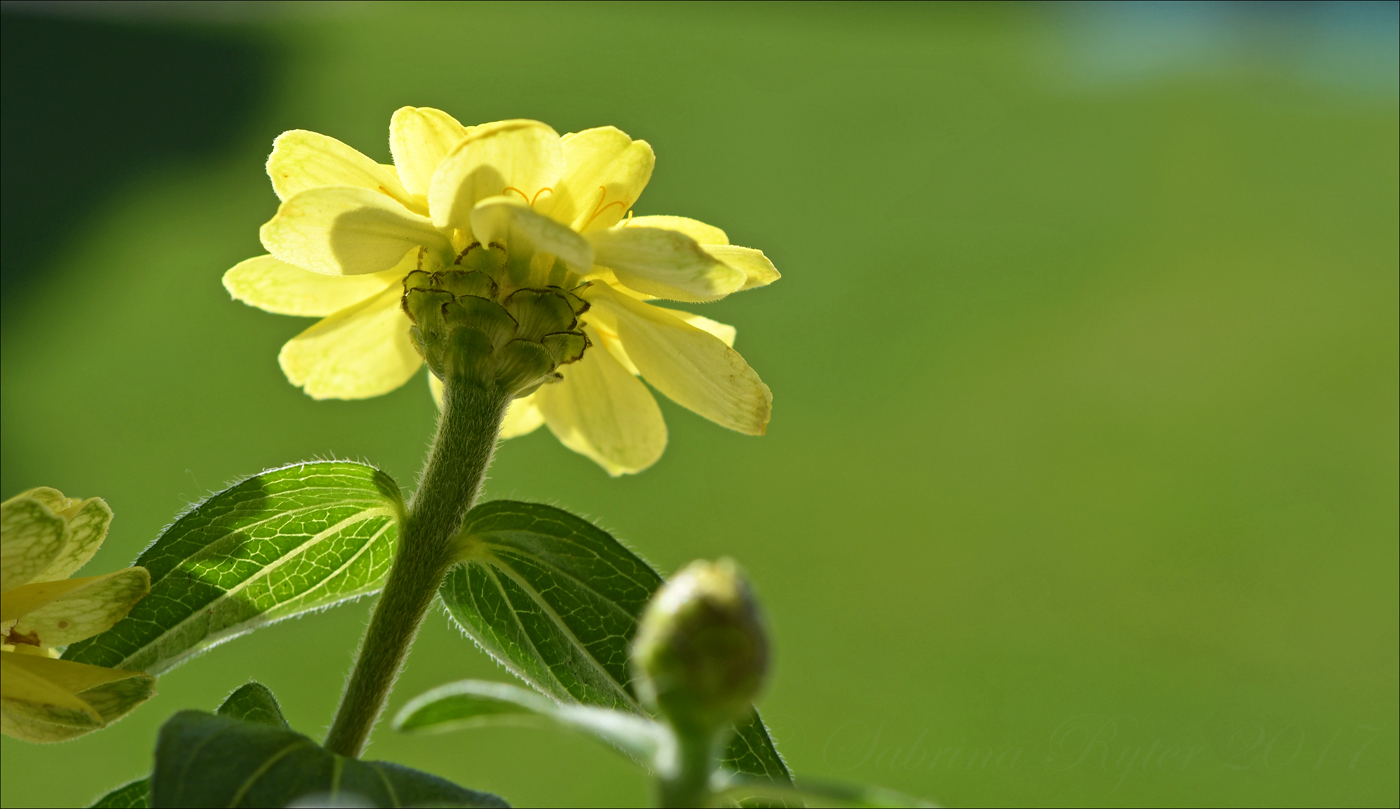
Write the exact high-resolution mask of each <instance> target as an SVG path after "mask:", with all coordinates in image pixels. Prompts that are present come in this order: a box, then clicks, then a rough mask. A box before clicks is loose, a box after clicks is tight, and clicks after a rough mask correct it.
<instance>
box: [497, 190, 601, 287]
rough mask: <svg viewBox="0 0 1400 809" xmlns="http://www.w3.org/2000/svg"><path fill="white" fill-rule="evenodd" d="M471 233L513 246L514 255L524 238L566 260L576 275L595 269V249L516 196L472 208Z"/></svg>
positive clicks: (536, 247) (580, 237) (529, 242)
mask: <svg viewBox="0 0 1400 809" xmlns="http://www.w3.org/2000/svg"><path fill="white" fill-rule="evenodd" d="M472 233H473V234H474V235H475V238H476V239H477V240H478V241H481V242H484V243H490V242H498V243H502V244H510V245H511V248H512V252H515V248H516V245H515V243H514V240H515V239H519V238H522V237H523V238H524V239H525V240H526V242H527V243H528V244H529V245H530V246H531V247H533V248H534V249H535V250H543V251H545V252H547V253H553V254H554V255H556V256H558V257H560V258H562V259H564V261H565V262H566V263H568V264H569V265H571V266H572V267H573V269H574V270H576V271H577V272H588V269H589V268H590V267H592V266H593V247H592V246H591V245H589V243H588V242H587V241H586V240H585V239H584V238H583V237H582V236H580V235H578V234H577V233H575V232H573V231H572V230H570V229H568V228H567V227H565V226H563V225H561V224H559V223H558V222H556V221H554V220H553V219H550V218H549V217H547V216H543V215H541V214H538V213H535V211H533V210H531V208H530V206H529V205H526V204H525V202H524V201H523V200H521V199H519V198H516V197H491V198H489V199H484V200H482V201H481V202H478V203H477V204H476V207H475V208H473V209H472Z"/></svg>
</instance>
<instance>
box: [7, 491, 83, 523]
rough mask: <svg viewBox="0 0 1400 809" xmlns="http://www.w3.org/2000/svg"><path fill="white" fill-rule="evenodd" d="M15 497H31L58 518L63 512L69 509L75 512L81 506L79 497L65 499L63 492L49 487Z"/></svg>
mask: <svg viewBox="0 0 1400 809" xmlns="http://www.w3.org/2000/svg"><path fill="white" fill-rule="evenodd" d="M15 497H32V498H34V499H35V500H38V501H39V502H40V503H43V504H44V505H46V506H48V507H49V511H52V512H53V513H55V514H58V515H59V516H63V512H65V511H68V510H70V509H71V510H73V511H75V512H76V511H77V509H78V507H79V506H81V505H82V504H83V499H82V498H81V497H67V496H65V495H64V494H63V492H61V491H59V490H58V489H54V488H51V487H49V486H37V487H35V488H33V489H29V490H28V491H23V492H20V493H19V494H17V495H15Z"/></svg>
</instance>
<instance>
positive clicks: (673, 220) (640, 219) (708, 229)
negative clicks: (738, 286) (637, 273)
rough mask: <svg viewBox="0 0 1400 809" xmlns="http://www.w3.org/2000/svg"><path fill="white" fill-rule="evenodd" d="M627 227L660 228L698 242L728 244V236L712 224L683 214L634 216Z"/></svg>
mask: <svg viewBox="0 0 1400 809" xmlns="http://www.w3.org/2000/svg"><path fill="white" fill-rule="evenodd" d="M626 226H627V227H629V228H661V229H662V230H674V231H677V232H679V233H684V234H685V235H687V236H689V237H690V238H692V239H694V240H695V241H697V242H699V243H700V244H703V245H706V246H709V245H712V244H729V237H728V236H727V235H725V233H724V231H722V230H720V229H719V228H717V227H715V226H714V225H707V224H705V223H704V222H701V221H700V220H699V219H690V218H687V217H684V216H634V217H632V218H631V219H628V220H627V222H626Z"/></svg>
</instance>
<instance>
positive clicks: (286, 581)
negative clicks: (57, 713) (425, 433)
mask: <svg viewBox="0 0 1400 809" xmlns="http://www.w3.org/2000/svg"><path fill="white" fill-rule="evenodd" d="M402 514H403V501H402V499H401V498H400V495H399V491H398V487H397V486H396V485H395V484H394V481H393V480H392V479H391V478H390V477H389V476H388V475H386V474H384V473H383V472H381V471H379V470H378V469H375V468H374V467H372V466H366V465H364V464H358V463H351V462H348V461H325V462H316V463H302V464H294V465H291V466H286V467H283V468H281V469H273V470H270V471H268V472H264V473H263V474H261V475H256V476H254V477H251V478H249V479H247V480H245V481H243V482H241V483H239V484H237V485H235V486H232V487H231V488H228V489H225V490H224V491H222V492H219V493H218V494H215V495H213V496H211V497H209V498H208V499H207V500H205V501H203V502H202V503H199V504H198V505H196V506H194V507H193V508H192V509H191V510H190V511H189V512H187V513H186V514H184V515H183V516H182V517H180V518H179V519H177V520H176V521H175V523H174V524H173V525H171V526H170V527H169V528H168V529H166V530H165V532H164V533H163V534H161V536H160V538H159V539H157V540H156V541H155V543H153V544H152V545H151V546H150V547H149V548H147V549H146V551H145V552H144V553H142V554H141V556H140V558H138V559H137V560H136V564H138V565H140V566H142V567H145V568H146V569H147V570H149V571H150V574H151V593H150V595H148V596H146V597H145V598H143V599H142V600H141V601H139V602H137V604H136V606H135V607H134V608H133V609H132V610H131V612H130V613H128V614H127V616H126V617H125V618H123V619H122V620H121V621H118V622H117V624H116V625H115V626H113V627H112V628H111V629H109V630H107V631H106V632H103V633H101V634H98V635H96V636H94V637H92V638H89V639H88V640H84V641H80V642H78V643H75V644H73V645H72V646H70V647H68V650H67V652H65V653H64V656H63V657H64V659H65V660H75V661H77V662H79V663H89V664H91V665H95V666H106V667H108V668H121V669H128V670H142V671H146V672H148V673H150V674H160V673H162V672H164V671H167V670H169V669H170V668H172V667H173V666H176V665H178V664H179V663H181V662H183V661H184V660H187V659H188V658H189V657H191V656H193V655H195V654H197V653H199V652H201V651H203V650H205V649H208V648H209V647H211V646H213V645H215V644H218V643H222V642H223V641H226V640H229V639H230V638H233V637H236V636H237V635H241V634H243V633H245V632H250V631H252V630H254V629H257V628H259V627H261V626H265V625H267V624H269V623H272V622H274V621H280V620H283V619H286V618H291V617H293V616H296V615H301V614H303V613H306V612H310V611H313V610H320V609H324V608H326V607H329V606H332V605H334V604H338V603H341V602H344V601H347V600H350V599H354V598H358V597H360V596H364V595H368V594H370V593H374V592H377V591H378V590H379V589H380V587H381V586H382V585H383V582H384V578H385V576H387V575H388V573H389V566H390V564H391V563H392V561H393V558H394V548H395V545H396V544H397V542H398V525H399V520H400V519H401V518H402Z"/></svg>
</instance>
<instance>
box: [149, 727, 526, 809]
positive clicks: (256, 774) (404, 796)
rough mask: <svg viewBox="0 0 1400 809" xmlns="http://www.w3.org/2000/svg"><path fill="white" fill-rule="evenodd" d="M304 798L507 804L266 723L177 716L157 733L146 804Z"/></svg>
mask: <svg viewBox="0 0 1400 809" xmlns="http://www.w3.org/2000/svg"><path fill="white" fill-rule="evenodd" d="M308 798H310V799H312V800H315V801H317V803H315V804H313V805H338V804H341V803H346V802H347V801H363V802H365V803H367V804H368V805H370V806H385V807H389V806H393V807H398V806H490V807H502V806H508V805H509V804H507V803H506V802H505V801H503V800H501V799H500V798H498V797H497V796H495V795H491V794H489V793H486V792H477V791H475V790H471V789H466V788H464V787H460V786H457V785H456V784H453V783H452V782H450V781H446V780H444V779H442V778H438V777H437V776H434V775H429V774H427V773H424V772H419V771H417V770H412V769H409V768H408V767H401V766H399V765H397V764H390V763H387V762H381V761H359V760H356V759H350V758H345V757H343V756H337V755H335V754H334V753H331V752H329V751H328V750H326V749H325V748H323V747H321V746H320V745H319V744H317V743H316V742H314V741H312V740H311V739H310V738H309V737H307V736H304V735H302V734H300V733H296V732H294V731H291V730H287V729H284V728H279V727H275V726H273V725H269V724H262V723H255V722H247V721H243V720H241V719H233V718H230V717H227V716H217V715H215V714H209V713H204V712H202V711H181V712H180V713H177V714H175V715H174V716H173V717H171V718H170V720H169V721H167V722H166V723H165V725H163V726H162V727H161V729H160V736H159V737H158V739H157V741H156V765H155V771H154V772H153V773H152V774H151V805H152V806H153V807H188V808H189V809H196V807H256V806H287V805H288V804H291V803H292V802H294V801H299V800H306V799H308ZM351 805H359V804H356V803H351Z"/></svg>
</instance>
